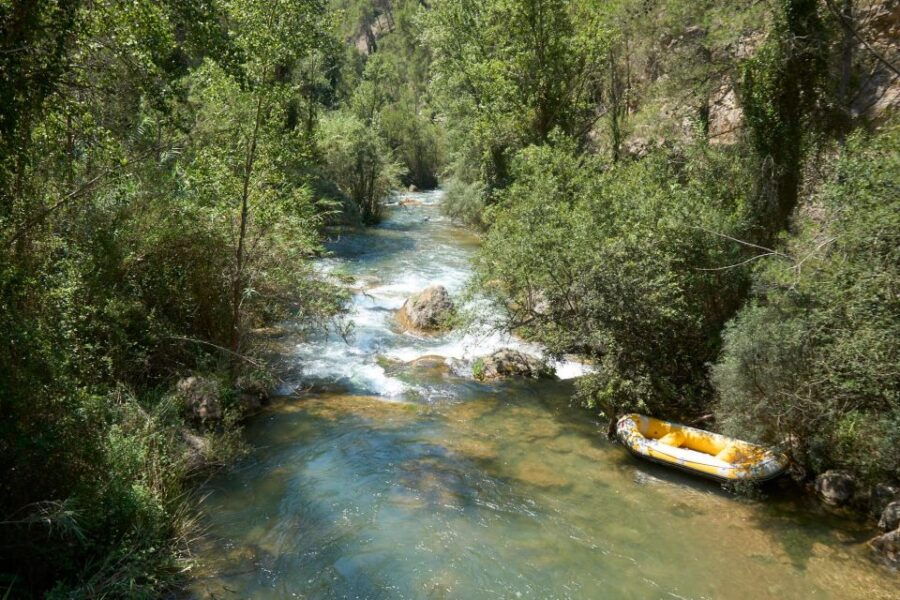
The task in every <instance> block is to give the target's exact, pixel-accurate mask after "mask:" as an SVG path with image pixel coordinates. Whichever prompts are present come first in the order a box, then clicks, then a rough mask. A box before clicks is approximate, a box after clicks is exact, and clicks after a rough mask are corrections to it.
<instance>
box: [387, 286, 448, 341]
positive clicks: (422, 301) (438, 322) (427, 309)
mask: <svg viewBox="0 0 900 600" xmlns="http://www.w3.org/2000/svg"><path fill="white" fill-rule="evenodd" d="M453 311H454V306H453V301H452V300H451V299H450V294H449V293H448V292H447V288H445V287H444V286H442V285H433V286H431V287H428V288H426V289H424V290H422V291H421V292H419V293H418V294H416V295H415V296H411V297H410V298H408V299H407V300H406V302H404V303H403V306H402V307H400V310H398V311H397V322H398V323H399V324H400V326H401V327H402V328H403V329H404V330H419V331H440V330H442V329H447V328H448V327H449V325H450V319H451V318H452V317H453Z"/></svg>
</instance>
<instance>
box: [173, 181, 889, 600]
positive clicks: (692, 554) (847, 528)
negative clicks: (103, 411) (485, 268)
mask: <svg viewBox="0 0 900 600" xmlns="http://www.w3.org/2000/svg"><path fill="white" fill-rule="evenodd" d="M409 195H410V196H413V197H414V198H415V199H417V200H419V201H421V202H423V203H424V205H422V206H415V207H395V208H392V209H391V210H390V212H389V215H388V218H387V220H386V221H385V222H384V224H383V225H381V226H380V227H378V228H375V229H371V230H368V231H366V232H364V233H356V234H352V235H347V236H343V237H341V238H340V239H337V240H335V241H334V242H333V243H332V244H331V247H330V249H331V250H332V252H333V257H331V258H328V259H324V260H323V261H322V263H321V265H320V267H321V268H322V269H323V270H326V271H329V272H331V273H333V274H334V275H335V276H339V275H340V276H342V277H344V278H345V279H348V278H351V277H352V278H353V279H354V280H355V282H354V285H355V287H356V289H358V290H359V292H358V293H357V294H356V295H355V296H354V298H353V304H352V307H351V317H352V319H353V321H354V323H355V327H354V329H353V332H352V334H351V335H350V336H349V337H348V338H347V341H345V340H344V339H343V338H342V337H341V336H339V335H336V334H330V335H323V336H321V337H319V338H317V339H313V340H307V341H305V342H304V343H301V344H299V345H298V344H296V343H295V344H293V345H291V346H290V347H289V352H288V354H287V357H286V360H287V362H288V363H289V364H290V365H292V366H293V367H294V368H293V369H290V370H289V375H288V376H287V377H288V381H287V383H286V385H285V388H284V390H283V391H284V392H285V397H284V398H282V399H280V400H279V401H278V402H276V403H275V404H274V405H273V406H272V407H271V408H270V409H269V410H267V411H266V412H265V413H263V414H262V415H260V416H258V417H257V418H255V419H254V420H253V421H252V422H251V423H250V424H249V426H248V429H247V437H248V439H249V441H250V443H251V444H252V445H253V447H254V451H253V452H252V454H251V455H250V456H249V457H248V458H247V459H246V460H244V461H243V462H241V463H240V464H238V465H237V466H236V467H234V468H233V469H231V470H229V471H227V472H224V473H222V474H221V475H220V476H218V477H216V478H215V479H214V480H213V481H211V482H209V484H208V485H207V486H206V490H205V492H206V493H207V495H206V496H205V498H204V500H203V501H202V508H203V510H204V511H205V514H206V515H207V517H206V518H207V520H208V523H207V525H208V533H207V535H205V536H204V538H203V539H202V541H201V542H200V543H199V544H198V547H197V552H198V556H199V559H200V561H199V562H200V564H199V567H198V568H197V569H196V570H195V573H194V580H193V584H192V586H191V590H192V592H193V593H194V594H195V595H196V596H197V597H200V598H372V599H380V598H384V599H388V598H391V599H393V598H460V599H479V598H763V599H765V598H783V599H794V598H834V599H843V598H891V597H894V598H895V597H897V595H896V594H897V590H898V584H900V581H898V578H897V577H896V576H895V575H890V574H889V573H888V572H886V571H885V570H884V569H883V568H881V567H878V566H876V565H874V564H872V563H871V562H870V560H869V558H868V557H867V554H866V550H865V548H864V546H863V545H862V544H861V543H860V542H862V541H863V540H865V539H866V537H867V536H869V535H871V533H872V532H871V531H869V530H867V529H865V528H863V527H862V526H854V525H852V524H848V523H847V522H843V521H840V520H836V519H833V518H831V517H828V516H827V515H824V514H817V513H816V512H815V511H813V510H811V508H810V507H800V506H797V505H795V504H794V503H792V502H790V501H788V500H786V499H779V498H777V495H776V497H770V498H769V499H768V500H767V501H764V502H762V501H745V500H738V499H735V498H734V497H732V496H729V495H727V494H725V493H723V492H721V491H720V490H719V488H718V487H717V486H716V485H714V484H712V483H708V482H706V481H703V480H699V479H696V478H692V477H689V476H686V475H682V474H679V473H674V472H671V471H669V470H666V469H664V468H661V467H655V466H652V465H649V464H646V463H642V462H639V461H637V460H635V459H634V458H632V457H630V456H629V455H628V454H627V453H626V452H625V451H624V450H623V449H622V448H621V447H619V446H616V445H613V444H611V443H609V442H607V441H606V440H605V438H604V436H603V429H604V427H602V425H601V424H600V423H598V422H596V421H595V420H594V419H593V418H592V417H591V416H590V415H589V414H588V413H586V412H585V411H583V410H580V409H578V408H574V407H570V406H568V399H569V397H570V396H571V392H572V382H571V380H570V379H565V378H570V377H575V376H578V375H580V374H583V372H584V371H585V367H583V366H581V365H578V364H577V363H572V362H564V363H557V365H556V366H557V369H558V372H559V373H560V375H561V377H563V378H564V379H563V380H562V381H559V382H517V383H507V384H503V385H481V384H476V383H473V382H472V381H470V380H468V379H466V378H463V377H457V376H455V375H451V374H449V373H448V369H447V366H446V364H447V363H450V362H454V363H455V364H456V365H457V368H458V369H459V367H458V365H460V364H461V365H463V366H462V370H463V371H464V370H465V366H464V365H465V361H467V360H471V359H472V358H473V357H476V356H479V355H482V354H485V353H488V352H490V351H492V350H493V349H496V348H500V347H503V346H510V345H511V346H516V347H523V346H527V345H525V344H523V343H522V342H519V341H517V340H514V339H509V338H505V337H504V336H502V335H500V334H497V333H495V332H492V331H491V330H490V329H488V328H480V329H479V328H475V329H474V330H471V331H468V332H466V333H459V332H457V333H450V334H447V335H445V336H441V337H434V338H420V337H415V336H411V335H407V334H403V333H401V332H398V331H396V329H395V327H394V321H393V312H392V311H393V310H394V309H396V308H398V307H399V306H400V305H401V304H402V303H403V300H404V299H405V298H406V297H407V296H408V295H410V294H411V293H414V292H416V291H419V290H421V289H422V288H424V287H426V286H427V285H430V284H434V283H441V284H443V285H445V286H446V287H447V288H448V289H449V290H450V291H451V293H458V292H460V291H461V290H462V288H463V287H464V285H465V282H466V279H467V278H468V276H469V274H470V268H469V263H468V261H469V258H470V257H471V254H472V252H473V250H474V249H475V247H476V245H477V240H476V239H474V238H473V237H472V236H471V235H469V234H467V233H466V232H464V231H462V230H460V229H457V228H454V227H453V226H451V224H450V223H449V222H447V221H446V219H444V218H443V217H442V216H440V213H439V211H438V210H437V207H436V206H435V205H436V204H437V203H438V202H439V201H440V192H431V193H423V194H409ZM527 349H528V350H530V351H533V352H539V351H540V349H539V348H535V347H531V346H527ZM422 356H439V357H441V358H435V359H430V360H428V361H425V362H424V364H422V363H421V361H420V364H419V365H417V366H416V365H409V364H404V363H408V362H409V361H411V360H413V359H416V358H418V357H422ZM300 387H302V388H303V389H305V390H308V389H312V390H313V391H312V392H305V393H301V394H295V395H292V394H290V393H289V392H291V391H292V390H294V389H296V388H300Z"/></svg>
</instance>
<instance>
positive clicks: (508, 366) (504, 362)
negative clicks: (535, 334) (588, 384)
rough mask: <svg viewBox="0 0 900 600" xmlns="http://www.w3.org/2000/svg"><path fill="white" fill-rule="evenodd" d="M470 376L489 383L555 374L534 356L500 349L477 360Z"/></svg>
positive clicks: (552, 375) (551, 368)
mask: <svg viewBox="0 0 900 600" xmlns="http://www.w3.org/2000/svg"><path fill="white" fill-rule="evenodd" d="M472 375H473V376H474V377H475V379H478V380H481V381H491V380H495V379H504V378H506V377H525V378H531V379H540V378H554V377H556V372H555V371H554V369H553V367H551V366H550V365H548V364H547V363H546V362H545V361H543V360H541V359H540V358H537V357H536V356H531V355H530V354H525V353H524V352H519V351H518V350H513V349H512V348H501V349H500V350H497V351H496V352H494V353H493V354H489V355H488V356H483V357H481V358H479V359H477V360H476V361H475V364H474V365H473V367H472Z"/></svg>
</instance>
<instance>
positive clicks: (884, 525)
mask: <svg viewBox="0 0 900 600" xmlns="http://www.w3.org/2000/svg"><path fill="white" fill-rule="evenodd" d="M878 526H879V527H881V529H882V530H883V531H890V530H892V529H897V528H900V500H894V501H893V502H891V503H890V504H888V505H887V506H885V507H884V510H883V511H881V518H880V519H878Z"/></svg>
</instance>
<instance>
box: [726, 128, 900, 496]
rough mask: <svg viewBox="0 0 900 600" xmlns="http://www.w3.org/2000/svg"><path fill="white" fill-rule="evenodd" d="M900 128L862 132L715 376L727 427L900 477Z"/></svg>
mask: <svg viewBox="0 0 900 600" xmlns="http://www.w3.org/2000/svg"><path fill="white" fill-rule="evenodd" d="M898 143H900V127H898V126H897V125H896V124H895V125H893V126H892V127H890V128H889V129H888V130H887V131H886V132H884V133H882V134H880V135H877V136H874V137H871V138H868V137H865V136H863V135H856V136H855V137H853V138H851V139H850V140H849V142H848V146H847V147H846V149H845V150H844V151H843V152H842V155H841V156H840V158H838V159H836V160H835V161H834V163H833V167H834V168H833V172H832V174H831V175H830V177H829V179H828V181H827V182H826V183H825V184H824V185H823V186H822V187H821V189H820V191H819V192H818V193H817V194H816V195H815V196H814V198H813V199H812V202H811V203H810V204H809V205H808V206H806V207H804V208H803V209H802V210H801V211H799V213H798V214H797V215H796V217H795V221H796V224H795V232H796V233H794V234H793V235H791V236H790V237H789V238H787V239H786V240H783V243H782V245H781V246H780V251H779V255H778V256H773V257H769V258H766V259H765V262H764V263H762V264H760V266H759V267H758V269H757V271H756V273H755V276H754V287H755V290H756V294H755V297H754V299H753V301H752V302H751V303H750V304H749V305H748V306H747V307H746V308H745V309H744V310H742V311H741V312H740V314H739V315H738V316H737V318H735V320H734V321H733V322H732V323H731V324H730V325H729V327H728V329H727V331H726V334H725V344H724V349H723V352H722V356H721V358H720V359H719V361H718V363H717V364H716V366H715V369H714V371H713V375H714V381H715V385H716V388H717V391H718V396H719V402H718V409H717V412H718V415H719V419H720V421H721V422H722V423H723V425H724V426H725V428H726V429H727V430H728V431H730V432H733V433H737V434H740V435H742V436H749V437H753V438H755V439H757V440H759V441H762V442H766V443H778V442H782V441H785V440H790V441H791V442H792V444H791V446H792V448H793V451H794V454H795V457H796V459H797V460H799V461H801V462H802V463H803V464H805V465H806V466H807V467H809V468H811V469H813V470H814V471H822V470H824V469H828V468H835V467H838V468H844V469H850V470H852V471H854V472H856V473H857V474H858V475H860V476H861V477H863V478H865V479H869V480H872V481H874V480H878V479H884V478H888V479H890V478H894V479H896V478H898V477H900V376H898V370H897V364H898V361H900V356H898V345H897V344H898V340H900V300H898V298H900V195H898V190H900V158H898V156H897V152H896V148H897V146H898Z"/></svg>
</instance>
